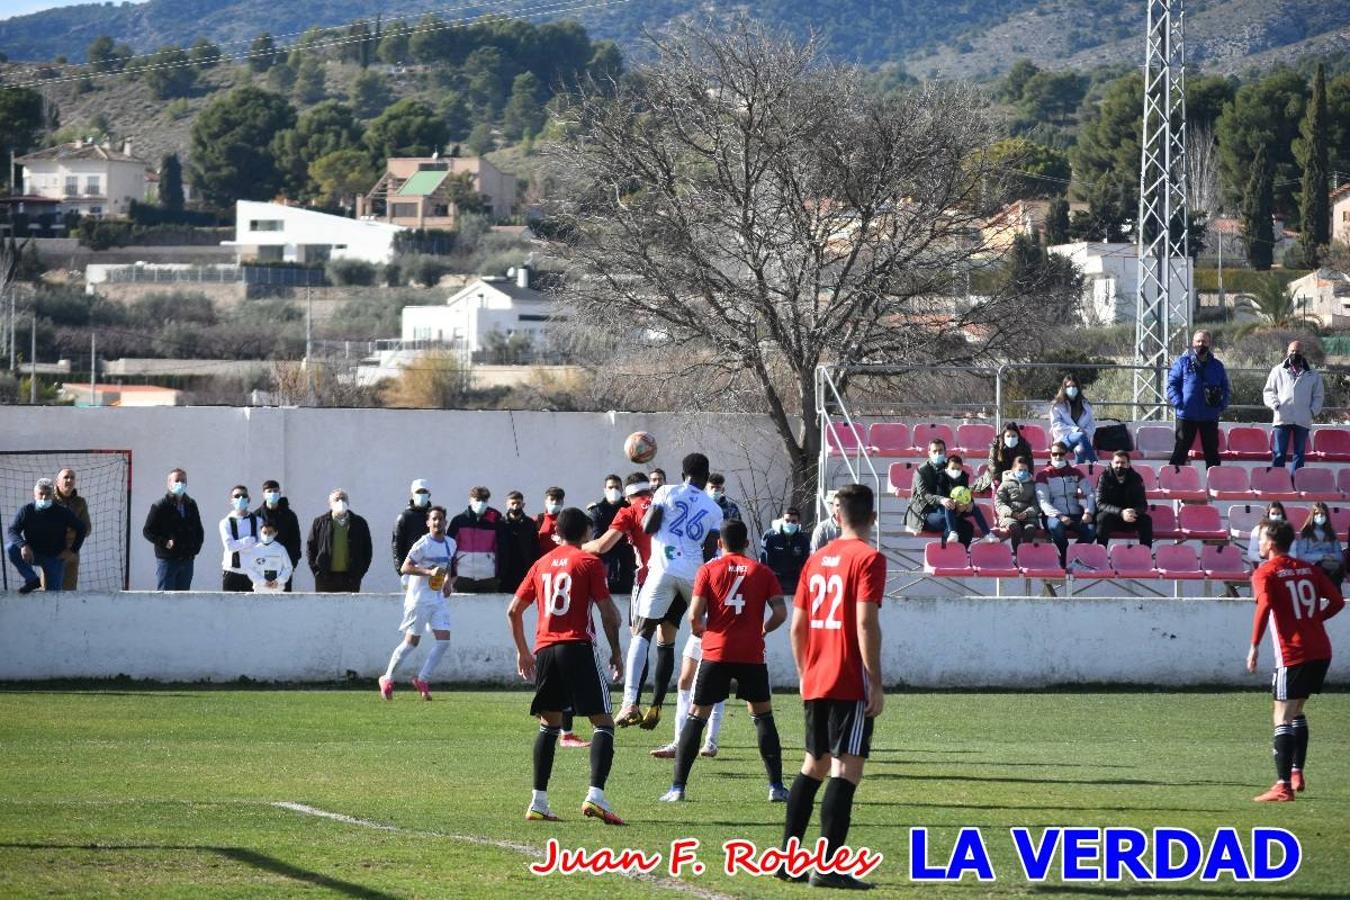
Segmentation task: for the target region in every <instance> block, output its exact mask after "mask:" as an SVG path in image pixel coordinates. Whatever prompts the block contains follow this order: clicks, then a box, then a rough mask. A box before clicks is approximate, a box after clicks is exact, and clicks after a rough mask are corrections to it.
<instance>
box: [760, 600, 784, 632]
mask: <svg viewBox="0 0 1350 900" xmlns="http://www.w3.org/2000/svg"><path fill="white" fill-rule="evenodd" d="M786 621H787V604H785V603H784V602H783V598H782V597H781V596H778V597H770V598H769V618H767V619H765V620H764V632H763V633H764V634H768V633H769V632H771V631H777V630H778V626H780V625H782V624H783V623H784V622H786Z"/></svg>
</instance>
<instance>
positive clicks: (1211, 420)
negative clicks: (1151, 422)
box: [1167, 330, 1228, 468]
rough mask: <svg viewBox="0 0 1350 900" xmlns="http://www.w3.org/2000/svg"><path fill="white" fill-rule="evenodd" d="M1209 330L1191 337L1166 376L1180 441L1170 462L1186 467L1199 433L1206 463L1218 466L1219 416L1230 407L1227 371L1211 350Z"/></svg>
mask: <svg viewBox="0 0 1350 900" xmlns="http://www.w3.org/2000/svg"><path fill="white" fill-rule="evenodd" d="M1211 343H1212V339H1211V338H1210V335H1209V332H1208V331H1203V330H1202V331H1197V332H1196V333H1195V334H1194V335H1192V336H1191V349H1190V350H1187V351H1186V352H1185V353H1183V354H1182V355H1181V356H1179V357H1177V361H1176V362H1174V363H1173V364H1172V371H1171V373H1169V374H1168V376H1167V402H1168V403H1170V404H1172V407H1173V409H1175V410H1176V413H1177V442H1176V446H1174V447H1173V448H1172V459H1171V460H1170V462H1169V465H1173V466H1184V465H1186V457H1187V455H1188V454H1189V453H1190V452H1191V445H1192V444H1194V443H1195V435H1196V432H1199V433H1200V446H1201V447H1202V448H1204V452H1205V466H1206V467H1207V468H1209V467H1213V466H1217V465H1218V464H1219V462H1220V460H1219V415H1220V414H1221V413H1222V412H1223V411H1224V410H1225V409H1227V408H1228V372H1227V371H1226V370H1225V369H1224V367H1223V363H1221V362H1219V361H1218V360H1217V359H1215V358H1214V354H1213V353H1212V352H1210V345H1211Z"/></svg>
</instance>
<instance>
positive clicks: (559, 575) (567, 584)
mask: <svg viewBox="0 0 1350 900" xmlns="http://www.w3.org/2000/svg"><path fill="white" fill-rule="evenodd" d="M543 578H544V596H545V597H546V598H547V602H548V614H549V615H550V616H565V615H567V611H568V610H569V609H571V608H572V576H571V575H569V574H568V573H566V572H545V573H544V575H543Z"/></svg>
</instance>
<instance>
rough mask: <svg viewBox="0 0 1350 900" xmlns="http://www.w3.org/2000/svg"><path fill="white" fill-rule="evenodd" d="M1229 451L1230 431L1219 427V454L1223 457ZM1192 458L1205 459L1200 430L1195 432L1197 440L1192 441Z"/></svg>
mask: <svg viewBox="0 0 1350 900" xmlns="http://www.w3.org/2000/svg"><path fill="white" fill-rule="evenodd" d="M1227 451H1228V432H1226V431H1224V430H1223V429H1222V428H1220V429H1219V456H1220V457H1222V456H1223V455H1224V453H1226V452H1227ZM1190 457H1191V459H1204V458H1205V451H1204V449H1203V448H1202V447H1201V445H1200V432H1199V431H1197V432H1196V433H1195V440H1194V441H1193V442H1192V443H1191V452H1190Z"/></svg>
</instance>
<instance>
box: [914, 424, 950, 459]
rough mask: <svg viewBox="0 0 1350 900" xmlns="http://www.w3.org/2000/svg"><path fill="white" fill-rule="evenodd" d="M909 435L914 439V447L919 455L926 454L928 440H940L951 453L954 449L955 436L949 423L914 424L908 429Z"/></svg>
mask: <svg viewBox="0 0 1350 900" xmlns="http://www.w3.org/2000/svg"><path fill="white" fill-rule="evenodd" d="M910 435H911V437H912V439H913V441H914V449H915V451H916V452H918V454H919V455H920V456H927V455H928V442H929V441H932V440H939V441H942V443H943V444H945V445H946V446H947V452H948V453H951V452H953V451H954V450H955V449H956V436H955V435H953V434H952V426H950V425H934V424H931V423H930V424H927V425H915V426H914V427H913V428H912V429H911V430H910Z"/></svg>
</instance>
